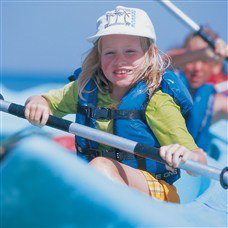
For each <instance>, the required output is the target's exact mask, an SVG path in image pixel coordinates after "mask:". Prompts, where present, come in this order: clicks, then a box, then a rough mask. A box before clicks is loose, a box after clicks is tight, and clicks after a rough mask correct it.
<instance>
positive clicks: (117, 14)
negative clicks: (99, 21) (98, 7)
mask: <svg viewBox="0 0 228 228" xmlns="http://www.w3.org/2000/svg"><path fill="white" fill-rule="evenodd" d="M135 14H136V13H135V10H130V9H123V8H117V9H116V10H115V11H111V12H107V13H106V20H107V22H108V23H107V24H106V25H105V26H104V27H105V28H107V27H109V26H113V25H125V26H131V27H135Z"/></svg>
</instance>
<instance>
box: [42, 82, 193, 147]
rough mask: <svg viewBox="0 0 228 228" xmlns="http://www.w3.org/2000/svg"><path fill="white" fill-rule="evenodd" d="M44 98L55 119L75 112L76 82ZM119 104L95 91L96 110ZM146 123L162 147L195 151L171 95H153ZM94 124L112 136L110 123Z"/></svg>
mask: <svg viewBox="0 0 228 228" xmlns="http://www.w3.org/2000/svg"><path fill="white" fill-rule="evenodd" d="M43 97H45V98H46V99H47V100H48V102H49V106H50V108H51V110H52V112H53V115H55V116H58V117H63V116H64V115H66V114H73V113H77V102H78V87H77V82H71V83H69V84H67V85H66V86H65V87H64V88H62V89H60V90H51V91H50V92H49V93H48V94H44V95H43ZM118 103H119V102H118V101H115V100H113V99H112V98H111V96H110V94H109V93H107V94H101V92H98V106H99V107H106V108H112V107H113V106H117V105H118ZM146 120H147V123H148V125H149V126H150V128H151V130H152V131H153V133H154V135H155V136H156V138H157V140H158V142H159V143H160V145H161V146H163V145H169V144H174V143H178V144H180V145H183V146H185V147H186V148H188V149H190V150H193V149H196V148H197V146H196V144H195V142H194V140H193V138H192V136H191V135H190V134H189V132H188V130H187V128H186V124H185V120H184V118H183V116H182V115H181V112H180V107H179V106H178V105H177V104H176V103H175V102H174V100H173V98H172V97H171V96H170V95H168V94H166V93H163V92H162V91H160V90H159V91H157V92H155V94H154V95H153V96H152V98H151V100H150V101H149V103H148V106H147V108H146ZM96 124H97V126H96V127H97V129H100V130H103V131H106V132H109V133H113V120H97V121H96ZM102 147H103V146H102Z"/></svg>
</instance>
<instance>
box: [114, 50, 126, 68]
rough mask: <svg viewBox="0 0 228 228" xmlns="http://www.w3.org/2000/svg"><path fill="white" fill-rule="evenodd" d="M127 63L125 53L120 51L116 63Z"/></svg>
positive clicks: (120, 64) (119, 64)
mask: <svg viewBox="0 0 228 228" xmlns="http://www.w3.org/2000/svg"><path fill="white" fill-rule="evenodd" d="M125 63H126V58H125V56H124V54H122V53H118V54H117V55H116V65H118V66H122V65H124V64H125Z"/></svg>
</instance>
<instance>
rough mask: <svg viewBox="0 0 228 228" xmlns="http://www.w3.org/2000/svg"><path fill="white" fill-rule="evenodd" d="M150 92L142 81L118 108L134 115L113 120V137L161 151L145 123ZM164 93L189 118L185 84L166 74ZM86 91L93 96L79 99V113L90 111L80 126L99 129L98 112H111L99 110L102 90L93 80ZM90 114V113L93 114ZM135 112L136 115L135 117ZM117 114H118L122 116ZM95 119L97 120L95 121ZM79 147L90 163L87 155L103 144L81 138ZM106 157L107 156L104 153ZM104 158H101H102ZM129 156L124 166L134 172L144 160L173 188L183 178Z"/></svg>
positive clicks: (80, 118) (80, 119) (79, 120)
mask: <svg viewBox="0 0 228 228" xmlns="http://www.w3.org/2000/svg"><path fill="white" fill-rule="evenodd" d="M146 89H147V86H146V83H145V82H143V81H141V82H139V83H137V84H136V85H135V86H134V87H133V88H132V89H131V90H130V91H129V92H128V93H127V94H126V95H125V96H124V97H123V98H122V100H121V102H120V104H119V105H118V107H117V111H116V110H114V111H116V112H118V113H119V112H120V113H126V115H127V112H128V114H129V113H130V117H126V118H125V117H123V116H121V117H120V118H119V117H117V118H113V133H114V134H115V135H118V136H121V137H124V138H127V139H131V140H133V141H136V142H140V143H143V144H146V145H149V146H154V147H160V145H159V143H158V141H157V139H156V137H155V136H154V134H153V132H152V131H151V129H150V127H149V126H148V124H147V123H146V120H145V111H146V107H147V104H148V102H149V99H148V94H147V93H146V92H145V91H146ZM161 89H162V91H163V92H166V93H168V94H170V95H171V96H172V97H173V98H174V100H175V101H176V102H177V104H178V105H179V106H180V107H181V110H182V113H183V114H186V113H187V112H188V111H189V109H190V108H191V107H192V100H191V96H190V94H189V93H188V91H187V92H186V89H184V86H183V84H182V82H181V81H180V80H179V79H178V78H177V77H176V75H174V74H173V73H172V72H171V71H166V72H165V74H164V75H163V80H162V82H161ZM85 90H86V91H88V90H89V91H93V92H91V93H83V97H84V98H85V100H83V99H81V98H80V97H78V110H79V107H80V108H82V107H83V111H84V110H85V109H86V110H87V112H86V113H85V112H84V113H83V112H80V111H78V112H77V115H76V122H77V123H80V124H83V125H87V126H90V127H92V128H95V126H96V115H97V114H98V111H102V110H103V111H107V110H108V111H109V109H106V108H97V107H96V105H97V95H98V88H97V86H96V84H95V83H94V81H93V80H90V81H89V83H87V85H86V87H85ZM89 110H90V111H89ZM91 112H92V115H89V114H91ZM131 112H132V113H131ZM137 112H140V113H142V115H141V117H138V116H137V117H134V115H135V113H136V114H137ZM118 113H117V114H118ZM131 114H134V115H133V117H132V115H131ZM94 117H95V118H94ZM76 147H77V151H78V155H79V156H80V157H82V158H83V159H86V160H88V156H85V151H88V150H89V151H91V150H96V151H98V147H99V143H97V142H94V141H92V140H88V139H85V138H82V137H79V136H76ZM114 150H115V153H118V154H119V153H121V154H124V153H125V154H128V153H127V152H123V151H119V150H118V149H114ZM102 153H103V152H102ZM99 155H101V154H98V155H97V156H99ZM126 157H127V156H123V159H121V160H119V161H120V162H122V163H124V164H126V165H129V166H131V167H134V168H139V163H142V160H144V165H145V168H144V169H145V170H146V171H148V172H150V173H152V174H154V175H155V176H156V178H158V179H164V180H165V181H166V182H168V183H169V184H172V183H173V182H174V181H176V180H177V179H178V178H179V177H180V171H179V169H175V171H174V172H171V171H169V170H167V169H166V167H165V165H164V164H161V163H158V162H156V161H153V160H151V159H144V158H139V157H138V156H134V155H132V154H131V157H130V159H126Z"/></svg>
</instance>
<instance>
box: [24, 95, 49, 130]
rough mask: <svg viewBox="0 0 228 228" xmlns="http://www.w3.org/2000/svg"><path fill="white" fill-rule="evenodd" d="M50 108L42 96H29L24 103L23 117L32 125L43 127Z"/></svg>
mask: <svg viewBox="0 0 228 228" xmlns="http://www.w3.org/2000/svg"><path fill="white" fill-rule="evenodd" d="M50 114H51V110H50V108H49V106H48V102H47V100H46V99H45V98H44V97H42V96H32V97H29V98H28V100H27V101H26V103H25V117H26V119H27V120H28V121H29V122H30V123H31V124H33V125H35V126H38V127H43V126H44V125H45V124H46V123H47V120H48V117H49V115H50Z"/></svg>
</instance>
